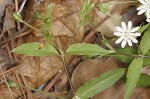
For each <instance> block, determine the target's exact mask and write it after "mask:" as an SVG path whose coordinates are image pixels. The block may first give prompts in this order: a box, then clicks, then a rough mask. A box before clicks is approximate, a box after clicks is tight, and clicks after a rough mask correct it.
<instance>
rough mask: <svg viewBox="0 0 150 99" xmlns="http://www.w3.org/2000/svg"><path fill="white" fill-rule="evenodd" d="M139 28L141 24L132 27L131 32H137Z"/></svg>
mask: <svg viewBox="0 0 150 99" xmlns="http://www.w3.org/2000/svg"><path fill="white" fill-rule="evenodd" d="M138 29H139V26H137V27H135V28H133V29H131V31H130V32H136V31H137V30H138Z"/></svg>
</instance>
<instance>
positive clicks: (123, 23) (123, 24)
mask: <svg viewBox="0 0 150 99" xmlns="http://www.w3.org/2000/svg"><path fill="white" fill-rule="evenodd" d="M121 26H122V29H123V30H124V31H126V30H127V26H126V24H125V22H121Z"/></svg>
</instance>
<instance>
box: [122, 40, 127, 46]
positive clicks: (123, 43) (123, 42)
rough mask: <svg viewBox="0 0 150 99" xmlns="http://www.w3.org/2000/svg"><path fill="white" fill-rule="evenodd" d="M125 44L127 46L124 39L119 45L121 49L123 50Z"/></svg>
mask: <svg viewBox="0 0 150 99" xmlns="http://www.w3.org/2000/svg"><path fill="white" fill-rule="evenodd" d="M126 44H127V41H126V39H124V40H123V41H122V43H121V47H122V48H124V47H125V46H126Z"/></svg>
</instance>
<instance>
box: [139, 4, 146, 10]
mask: <svg viewBox="0 0 150 99" xmlns="http://www.w3.org/2000/svg"><path fill="white" fill-rule="evenodd" d="M144 8H146V6H145V5H143V6H140V7H138V8H137V10H142V9H144Z"/></svg>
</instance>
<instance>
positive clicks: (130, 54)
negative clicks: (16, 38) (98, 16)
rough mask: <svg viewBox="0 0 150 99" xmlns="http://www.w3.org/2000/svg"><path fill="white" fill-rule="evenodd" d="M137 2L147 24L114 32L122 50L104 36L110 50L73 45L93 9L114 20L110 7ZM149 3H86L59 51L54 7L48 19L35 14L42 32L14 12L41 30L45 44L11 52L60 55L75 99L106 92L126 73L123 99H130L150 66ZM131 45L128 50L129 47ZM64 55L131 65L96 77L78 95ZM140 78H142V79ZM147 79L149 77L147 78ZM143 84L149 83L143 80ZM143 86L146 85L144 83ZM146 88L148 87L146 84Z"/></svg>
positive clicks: (124, 25) (146, 0)
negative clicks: (139, 38) (54, 31)
mask: <svg viewBox="0 0 150 99" xmlns="http://www.w3.org/2000/svg"><path fill="white" fill-rule="evenodd" d="M133 2H135V3H137V4H140V5H139V7H137V10H138V11H139V12H138V15H141V14H145V16H146V18H147V19H146V21H147V24H146V25H141V26H137V27H133V25H132V22H131V21H129V22H128V23H125V22H121V23H120V26H117V27H116V31H115V32H114V33H113V34H114V36H116V37H119V38H117V40H116V42H115V44H119V43H121V45H120V48H114V47H113V46H111V44H109V43H108V41H107V39H106V38H105V37H104V35H102V38H103V42H104V44H105V46H106V47H108V48H107V50H106V49H104V48H102V47H101V46H99V45H97V44H92V43H75V44H71V42H72V40H73V38H74V36H75V35H77V34H78V30H79V28H80V27H81V26H86V25H91V24H92V20H91V15H90V14H89V13H92V10H93V9H97V10H99V11H101V12H103V13H104V14H106V15H109V16H110V17H111V14H110V13H109V10H108V7H109V6H110V5H113V4H120V3H121V4H125V3H133ZM149 5H150V0H139V1H125V2H117V1H111V2H98V3H91V2H90V0H85V1H84V3H83V5H82V7H81V9H80V11H79V18H78V25H77V27H76V29H75V31H74V33H73V35H72V36H71V38H70V40H69V42H68V44H67V46H66V47H65V50H64V51H63V50H62V49H60V48H59V47H58V46H57V44H56V43H55V42H54V40H55V37H54V36H53V35H52V32H51V29H52V24H53V23H52V13H53V4H50V5H49V6H48V10H47V13H46V15H45V16H41V14H40V13H39V12H35V15H34V17H35V18H37V19H39V20H42V21H43V27H44V29H43V30H39V29H37V28H35V27H33V26H31V25H30V24H28V23H26V22H25V21H23V19H22V17H21V15H20V14H19V13H18V12H14V13H13V18H14V19H15V20H16V21H18V22H21V23H23V24H25V25H27V26H28V27H30V28H32V29H33V30H35V31H40V32H41V33H42V34H43V36H44V37H45V43H41V42H30V43H25V44H22V45H21V46H18V47H16V48H15V49H13V50H12V52H14V53H16V54H23V55H26V56H50V55H57V56H60V57H61V59H62V62H63V65H64V68H65V71H66V75H67V77H68V81H69V84H70V88H71V91H72V92H73V95H74V97H73V99H88V98H91V97H93V96H95V95H96V94H98V93H100V92H102V91H104V90H105V89H107V88H108V87H110V86H112V85H113V84H114V83H115V82H117V81H118V80H119V79H120V78H121V77H122V75H123V74H124V73H125V71H127V75H126V86H125V89H124V90H125V91H124V99H128V98H129V96H130V95H131V94H132V92H133V90H134V88H135V87H136V86H137V84H138V82H139V80H140V77H145V76H142V75H143V74H141V69H142V66H145V65H150V62H149V61H150V51H149V49H150V43H149V42H150V28H149V27H150V25H149V22H150V21H149V20H150V6H149ZM142 33H143V36H142V37H141V38H142V39H141V41H138V40H137V37H139V36H141V34H142ZM134 43H135V44H136V45H137V47H133V46H132V45H133V44H134ZM127 45H128V47H127ZM65 55H83V56H84V55H88V56H97V57H102V56H113V57H115V58H117V59H119V60H120V61H122V62H125V63H129V67H128V68H127V69H126V68H117V69H114V70H110V71H107V72H105V73H104V74H102V75H99V76H98V77H94V78H93V79H91V80H90V81H88V82H86V83H85V84H84V85H83V86H81V87H80V88H79V89H78V90H77V91H76V92H75V91H74V88H73V85H72V83H71V80H70V77H69V75H68V72H67V64H66V59H65ZM140 75H141V76H140ZM147 76H148V75H147ZM143 80H144V81H143V82H147V81H146V80H145V79H143ZM143 84H144V83H143ZM145 86H146V85H145Z"/></svg>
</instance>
